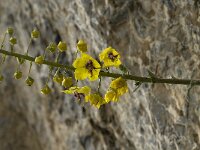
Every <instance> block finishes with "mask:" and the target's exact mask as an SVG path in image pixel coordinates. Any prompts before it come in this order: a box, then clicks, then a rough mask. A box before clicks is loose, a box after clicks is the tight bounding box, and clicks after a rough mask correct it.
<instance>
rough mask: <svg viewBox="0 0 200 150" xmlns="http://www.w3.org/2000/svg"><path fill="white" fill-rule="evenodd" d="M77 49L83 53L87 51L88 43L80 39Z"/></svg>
mask: <svg viewBox="0 0 200 150" xmlns="http://www.w3.org/2000/svg"><path fill="white" fill-rule="evenodd" d="M77 49H78V50H79V51H81V52H83V53H85V52H87V43H85V41H83V40H79V41H78V43H77Z"/></svg>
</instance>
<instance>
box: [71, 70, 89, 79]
mask: <svg viewBox="0 0 200 150" xmlns="http://www.w3.org/2000/svg"><path fill="white" fill-rule="evenodd" d="M74 74H75V79H76V80H84V79H86V78H87V77H88V76H89V73H88V70H87V69H86V68H77V69H76V70H75V72H74Z"/></svg>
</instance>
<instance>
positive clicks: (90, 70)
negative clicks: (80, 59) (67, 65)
mask: <svg viewBox="0 0 200 150" xmlns="http://www.w3.org/2000/svg"><path fill="white" fill-rule="evenodd" d="M85 68H86V69H87V70H88V71H89V72H90V73H91V75H92V70H93V69H95V67H94V65H93V62H92V60H89V61H88V62H87V63H86V65H85Z"/></svg>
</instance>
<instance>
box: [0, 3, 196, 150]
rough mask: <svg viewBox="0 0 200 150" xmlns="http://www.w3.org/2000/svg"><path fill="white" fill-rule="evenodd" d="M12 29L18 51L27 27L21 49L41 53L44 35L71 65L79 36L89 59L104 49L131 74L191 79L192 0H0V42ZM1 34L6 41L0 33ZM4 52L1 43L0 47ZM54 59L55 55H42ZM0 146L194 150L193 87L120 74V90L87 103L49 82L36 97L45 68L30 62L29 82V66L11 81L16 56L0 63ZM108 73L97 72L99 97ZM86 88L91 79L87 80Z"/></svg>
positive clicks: (12, 149) (6, 149) (15, 149)
mask: <svg viewBox="0 0 200 150" xmlns="http://www.w3.org/2000/svg"><path fill="white" fill-rule="evenodd" d="M8 27H13V28H14V29H15V33H14V34H15V36H16V37H17V40H18V44H17V46H16V47H15V51H16V52H18V53H25V52H26V49H27V47H28V43H29V40H30V33H31V31H32V30H33V29H34V28H37V29H38V30H39V31H40V33H41V37H40V38H39V39H37V40H34V42H33V43H32V44H31V47H30V50H29V54H30V55H31V56H33V57H35V56H37V55H41V54H43V50H44V49H45V48H46V47H47V46H48V44H49V42H58V41H59V40H63V41H66V42H67V44H68V51H66V53H64V54H63V55H62V57H61V59H60V62H61V63H63V64H71V62H72V61H73V57H74V52H75V51H76V43H77V41H78V40H79V39H84V40H85V41H86V42H87V43H88V47H89V54H91V55H92V56H93V57H95V58H97V57H98V54H99V52H101V50H102V49H104V48H106V47H108V46H112V47H114V48H115V49H117V50H118V51H119V53H120V55H121V61H122V62H123V64H124V65H125V66H126V67H127V68H128V69H129V71H130V72H131V74H133V75H140V76H147V75H148V72H147V69H149V70H151V71H152V72H156V74H157V75H158V76H159V77H163V78H170V77H172V76H174V77H177V78H187V79H199V78H200V71H199V68H200V60H199V55H200V53H199V42H200V4H199V1H198V0H57V1H56V0H45V1H41V0H15V1H13V0H0V41H2V39H3V35H4V33H5V31H6V30H7V28H8ZM7 41H8V39H7ZM5 48H6V49H7V50H8V46H5ZM48 59H49V60H54V59H55V55H48ZM1 68H2V70H3V71H2V74H3V75H4V77H5V79H4V81H3V82H2V83H1V84H0V150H121V149H122V150H129V149H130V150H175V149H176V150H183V149H184V150H199V149H200V97H199V94H200V88H199V87H193V88H190V86H185V85H166V84H142V86H141V87H140V88H139V89H138V90H137V91H136V92H133V91H134V89H135V82H134V81H128V85H129V93H127V94H125V95H124V96H123V97H122V98H121V100H120V101H119V102H117V103H109V104H107V105H105V106H102V108H101V109H99V110H98V109H96V108H94V107H91V106H89V105H85V106H82V105H80V104H79V103H77V102H76V100H75V99H74V97H73V96H70V95H65V94H63V93H61V90H62V88H61V87H60V86H59V85H57V84H56V83H54V82H52V81H50V83H49V85H50V87H51V89H52V93H51V94H50V95H48V96H44V95H41V94H40V89H41V87H42V86H43V85H44V82H45V79H46V78H47V77H48V67H47V66H45V65H42V66H38V65H35V64H33V66H32V69H31V74H30V75H31V76H32V77H33V78H34V79H35V83H34V85H33V86H31V87H28V86H26V85H25V82H24V80H25V78H26V75H27V73H28V69H29V63H25V64H23V65H22V66H21V68H22V71H23V78H22V79H21V80H15V79H14V78H13V73H14V72H15V71H16V68H17V63H16V59H14V58H11V57H7V59H6V63H5V64H3V65H2V66H1ZM110 81H111V79H110V78H103V81H102V87H101V89H100V91H101V93H102V94H103V93H104V92H105V91H106V89H107V88H108V84H109V82H110ZM81 83H82V84H84V85H86V84H87V85H91V87H92V88H96V82H94V83H92V84H90V83H89V82H87V81H84V82H81Z"/></svg>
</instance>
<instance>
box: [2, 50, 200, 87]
mask: <svg viewBox="0 0 200 150" xmlns="http://www.w3.org/2000/svg"><path fill="white" fill-rule="evenodd" d="M0 53H1V54H4V55H9V56H14V57H17V58H19V59H25V60H28V61H31V62H34V61H35V58H34V57H31V56H28V55H23V54H19V53H16V52H9V51H6V50H3V49H0ZM42 64H44V65H48V66H51V67H57V68H63V69H67V70H71V71H74V70H75V68H74V67H73V66H68V65H64V64H60V63H58V62H53V61H47V60H44V62H43V63H42ZM99 76H100V77H112V78H118V77H123V78H124V79H126V80H134V81H139V82H141V83H166V84H181V85H200V80H191V79H175V78H169V79H168V78H158V77H155V78H154V79H153V80H152V78H151V77H142V76H135V75H123V74H118V73H110V72H104V71H100V73H99Z"/></svg>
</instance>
